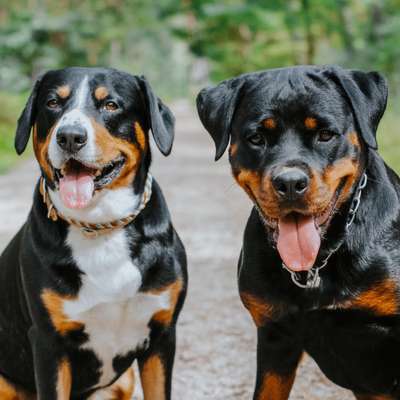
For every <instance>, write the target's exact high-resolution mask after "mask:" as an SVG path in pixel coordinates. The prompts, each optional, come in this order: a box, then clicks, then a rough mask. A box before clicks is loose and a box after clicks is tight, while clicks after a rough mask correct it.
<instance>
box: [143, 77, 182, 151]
mask: <svg viewBox="0 0 400 400" xmlns="http://www.w3.org/2000/svg"><path fill="white" fill-rule="evenodd" d="M139 80H140V86H141V89H142V91H143V94H144V97H145V102H146V106H147V109H148V112H149V117H150V118H149V126H150V129H151V132H152V133H153V137H154V141H155V142H156V145H157V147H158V148H159V149H160V151H161V153H162V154H164V155H165V156H167V155H169V154H170V153H171V149H172V143H173V142H174V126H175V117H174V115H173V114H172V111H171V110H170V109H169V108H168V107H167V106H166V105H165V104H164V103H163V102H162V101H161V100H160V99H159V98H158V97H157V96H156V95H155V94H154V92H153V89H152V88H151V86H150V84H149V83H148V82H147V80H146V78H145V77H144V76H141V77H140V78H139Z"/></svg>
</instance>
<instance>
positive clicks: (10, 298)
mask: <svg viewBox="0 0 400 400" xmlns="http://www.w3.org/2000/svg"><path fill="white" fill-rule="evenodd" d="M83 74H85V75H88V76H89V77H90V85H96V86H97V85H102V86H106V87H107V89H108V91H109V93H110V95H111V96H113V97H114V98H116V99H117V101H118V102H119V104H120V106H121V111H120V112H118V113H116V116H115V117H113V118H110V117H107V116H103V115H102V114H101V112H100V111H99V108H98V107H100V105H99V104H97V103H96V102H95V100H94V99H93V102H88V104H87V110H86V111H87V113H88V115H91V116H92V118H93V119H95V120H96V121H97V122H98V123H99V124H102V125H103V126H104V127H106V128H107V129H109V131H110V132H112V134H114V135H116V136H118V137H119V138H121V139H122V140H127V141H129V142H135V141H136V138H135V135H134V134H133V126H134V125H133V123H134V122H137V121H138V122H139V123H140V124H141V126H142V127H143V130H144V131H145V134H146V137H147V139H148V136H147V135H148V133H147V132H148V130H149V129H151V130H152V132H153V135H154V138H155V140H156V143H157V145H158V146H159V148H160V150H161V151H162V152H163V153H164V154H165V155H167V154H168V153H169V152H170V150H171V146H172V141H173V131H174V117H173V115H172V113H171V111H170V110H169V109H168V108H167V107H166V106H165V105H164V104H163V103H162V102H161V100H157V98H156V97H155V95H154V93H153V91H152V89H151V88H150V86H149V84H148V83H147V82H146V80H145V79H144V78H143V77H135V76H131V75H129V74H126V73H122V72H120V71H116V70H112V69H83V68H68V69H65V70H60V71H50V72H48V73H47V74H45V75H44V77H42V78H41V80H39V81H38V82H37V83H36V84H35V87H34V89H33V92H32V94H31V96H30V97H29V99H28V102H27V105H26V107H25V109H24V111H23V113H22V115H21V117H20V119H19V122H18V128H17V135H16V142H15V143H16V149H17V152H18V153H22V151H23V150H24V149H25V147H26V144H27V142H28V139H29V133H30V130H31V128H32V125H33V124H37V134H38V137H39V138H41V139H44V138H45V137H46V135H47V134H49V130H50V128H51V126H53V125H54V124H55V123H56V122H57V120H58V119H59V118H60V116H61V115H62V110H61V109H58V110H49V109H48V108H46V103H47V101H48V99H49V96H54V90H55V88H56V87H58V86H61V85H65V84H68V85H69V86H70V87H71V88H72V89H74V87H75V86H76V82H79V79H80V78H81V77H82V75H83ZM67 102H68V100H66V101H64V102H63V103H62V105H61V107H62V108H64V107H68V104H66V103H67ZM150 159H151V155H150V149H149V148H148V147H147V148H146V150H145V153H144V154H142V159H141V163H140V166H139V167H138V170H137V174H136V178H135V180H134V181H133V182H132V183H131V190H132V192H134V193H137V194H141V193H142V192H143V190H144V182H145V179H146V176H147V172H148V169H149V167H150ZM43 176H45V175H43ZM45 178H46V180H47V182H48V185H51V183H52V182H51V181H50V179H49V178H48V177H47V176H45ZM68 229H69V226H68V224H67V223H66V222H64V221H63V220H62V219H58V220H57V221H56V222H53V221H52V220H50V219H49V218H48V217H47V207H46V205H45V204H44V203H43V200H42V196H41V194H40V193H39V184H37V186H36V189H35V194H34V198H33V206H32V209H31V211H30V213H29V216H28V219H27V221H26V222H25V224H24V225H23V227H22V228H21V229H20V231H19V232H18V233H17V235H16V236H15V237H14V238H13V239H12V241H11V242H10V243H9V245H8V246H7V248H6V249H5V250H4V252H3V254H2V255H1V257H0V284H1V287H2V289H1V290H0V299H2V300H3V301H2V302H1V305H0V349H1V351H0V353H1V355H0V375H1V376H2V377H4V378H6V379H7V381H8V382H9V383H10V384H12V385H13V386H15V387H17V388H19V389H22V390H24V391H25V392H28V393H37V395H38V397H39V398H40V400H54V399H56V398H57V396H56V381H55V379H56V373H57V366H58V364H59V362H60V360H62V359H64V358H66V359H67V360H68V361H69V363H70V365H71V368H72V392H71V399H75V400H83V399H86V398H88V396H89V395H90V394H91V393H93V391H94V390H95V389H96V388H97V386H96V385H97V382H98V380H99V376H100V375H99V374H100V370H101V362H100V360H98V359H97V356H96V354H95V353H94V352H93V351H91V350H88V349H86V348H83V347H82V346H83V345H84V344H85V343H87V342H88V340H89V337H88V335H87V333H86V332H85V330H84V327H83V328H82V329H78V330H71V331H70V332H68V333H67V334H66V335H65V336H61V335H60V334H59V333H58V332H57V331H56V330H55V329H54V327H53V324H52V322H51V320H50V319H49V314H48V312H47V310H46V308H45V306H44V304H43V301H42V298H41V295H42V293H43V291H44V290H46V289H50V290H52V291H54V292H56V293H57V294H59V295H60V296H75V295H78V294H79V291H80V289H81V286H82V271H80V269H79V266H78V265H76V264H75V262H74V260H73V258H72V254H71V249H70V248H69V246H68V245H67V244H66V237H67V233H68ZM123 229H124V231H125V234H126V235H127V236H128V237H129V243H130V250H131V258H132V263H134V264H135V265H137V266H138V268H139V270H140V274H141V276H142V286H141V287H140V289H139V291H140V292H147V291H150V290H157V289H160V288H163V287H164V286H165V285H167V284H170V283H173V282H175V281H176V280H178V279H179V280H181V281H182V283H183V285H182V290H181V292H180V294H179V299H178V303H177V306H176V308H175V311H174V315H173V319H172V322H171V324H170V325H168V326H164V325H160V324H157V323H155V322H153V321H151V322H149V323H150V329H151V334H150V344H149V347H148V349H142V350H140V349H139V350H136V351H133V350H134V349H133V350H132V352H129V353H128V354H118V355H117V354H116V355H115V359H114V363H113V366H114V370H115V373H116V375H115V376H116V378H117V377H118V376H119V375H121V374H122V373H123V372H124V371H125V370H126V369H127V368H128V367H129V366H130V365H131V364H132V362H133V361H134V360H135V359H138V360H139V362H140V363H141V364H143V362H144V361H145V360H146V358H148V357H149V356H151V355H154V354H159V355H160V357H161V358H162V360H163V362H164V368H165V374H166V379H165V386H166V392H165V393H166V398H168V399H169V398H170V386H171V375H172V366H173V360H174V354H175V325H176V322H177V318H178V315H179V312H180V310H181V308H182V306H183V302H184V298H185V293H186V282H187V273H186V255H185V250H184V247H183V245H182V243H181V241H180V239H179V237H178V235H177V233H176V232H175V230H174V228H173V226H172V223H171V219H170V214H169V211H168V208H167V204H166V202H165V199H164V197H163V194H162V192H161V189H160V187H159V186H158V184H157V182H156V181H155V180H153V187H152V196H151V198H150V201H149V203H148V204H147V206H146V207H145V208H144V210H143V211H142V212H141V213H140V214H139V216H138V217H137V218H136V219H135V220H134V221H133V222H132V223H130V224H129V225H127V226H126V227H124V228H123ZM112 268H113V267H112V265H110V274H112V273H113V269H112ZM110 276H111V275H110ZM5 400H9V399H8V398H7V399H5Z"/></svg>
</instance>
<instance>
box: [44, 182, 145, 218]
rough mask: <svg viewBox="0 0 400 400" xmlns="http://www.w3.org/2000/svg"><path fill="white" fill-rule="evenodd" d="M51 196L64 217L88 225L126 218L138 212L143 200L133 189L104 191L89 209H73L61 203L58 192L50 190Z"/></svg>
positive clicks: (96, 194)
mask: <svg viewBox="0 0 400 400" xmlns="http://www.w3.org/2000/svg"><path fill="white" fill-rule="evenodd" d="M49 194H50V198H51V201H52V202H53V204H54V206H55V208H56V209H57V211H58V212H60V213H61V214H62V215H64V216H66V217H68V218H74V219H77V220H79V221H82V222H88V223H101V222H104V223H105V222H111V221H114V220H116V219H120V218H124V217H126V216H128V215H129V214H131V213H132V212H134V211H135V210H136V208H137V207H138V205H139V203H140V200H141V196H137V195H135V194H134V193H133V189H132V188H131V187H124V188H120V189H113V190H109V189H102V190H100V191H99V192H96V193H95V195H94V196H93V198H92V199H91V200H90V203H89V204H88V206H87V207H85V208H84V209H72V208H68V207H66V206H65V205H64V203H63V202H62V201H61V197H60V192H59V191H58V190H55V191H53V190H49Z"/></svg>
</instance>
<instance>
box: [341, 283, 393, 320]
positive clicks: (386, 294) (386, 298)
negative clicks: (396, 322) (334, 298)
mask: <svg viewBox="0 0 400 400" xmlns="http://www.w3.org/2000/svg"><path fill="white" fill-rule="evenodd" d="M399 300H400V298H399V290H398V288H397V285H396V282H394V281H392V280H389V279H387V280H385V281H382V282H380V283H378V284H375V285H373V287H371V288H369V289H367V290H365V291H363V292H361V293H360V294H359V295H358V296H356V297H355V298H353V299H351V300H348V301H346V302H344V303H341V304H337V305H336V306H337V308H344V309H353V308H356V309H360V310H366V311H370V312H372V313H373V314H375V315H378V316H391V315H396V314H398V312H399V307H398V304H399Z"/></svg>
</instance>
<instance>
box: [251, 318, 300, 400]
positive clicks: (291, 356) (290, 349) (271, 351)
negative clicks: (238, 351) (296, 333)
mask: <svg viewBox="0 0 400 400" xmlns="http://www.w3.org/2000/svg"><path fill="white" fill-rule="evenodd" d="M301 355H302V349H301V347H300V345H299V344H298V343H297V342H296V338H295V337H293V336H292V337H290V335H289V336H288V334H287V333H284V334H283V333H282V332H281V329H280V328H279V326H278V325H277V324H275V323H273V322H269V323H267V324H266V325H265V326H263V327H259V328H258V342H257V380H256V389H255V392H254V400H287V399H288V398H289V394H290V391H291V389H292V386H293V382H294V378H295V374H296V369H297V365H298V363H299V360H300V358H301Z"/></svg>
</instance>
